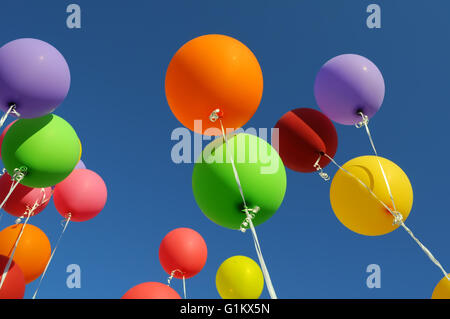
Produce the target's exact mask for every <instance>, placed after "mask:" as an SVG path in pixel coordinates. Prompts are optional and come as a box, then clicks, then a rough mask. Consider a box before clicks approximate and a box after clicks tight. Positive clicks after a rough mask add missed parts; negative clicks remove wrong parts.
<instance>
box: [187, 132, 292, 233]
mask: <svg viewBox="0 0 450 319" xmlns="http://www.w3.org/2000/svg"><path fill="white" fill-rule="evenodd" d="M228 149H229V150H232V152H231V153H232V155H233V156H232V158H233V160H234V162H235V165H236V170H237V172H238V175H239V179H240V182H241V185H242V189H243V193H244V197H245V201H246V203H247V207H248V208H255V207H256V206H257V207H259V208H260V210H259V211H258V212H257V213H256V214H255V218H254V219H253V224H254V225H255V226H256V225H259V224H261V223H263V222H265V221H266V220H268V219H269V218H270V217H272V215H273V214H274V213H275V212H276V211H277V209H278V207H279V206H280V205H281V203H282V202H283V198H284V194H285V191H286V170H285V168H284V165H283V162H282V161H281V159H280V157H279V155H278V153H277V151H276V150H275V149H274V148H273V147H272V146H271V145H270V144H268V143H267V142H266V141H264V140H263V139H260V138H258V137H257V136H254V135H250V134H244V133H240V134H237V135H234V136H232V137H229V140H228ZM226 150H227V147H226V144H225V143H224V140H223V138H217V139H216V140H214V141H213V142H211V143H210V144H208V145H207V146H206V147H205V149H204V150H203V152H202V154H201V155H200V156H199V158H198V159H197V161H196V163H195V165H194V172H193V174H192V189H193V192H194V197H195V200H196V201H197V204H198V206H199V207H200V209H201V210H202V212H203V213H204V214H205V215H206V216H207V217H208V218H209V219H210V220H212V221H213V222H215V223H217V224H219V225H221V226H224V227H227V228H231V229H239V228H240V226H241V224H242V222H243V221H244V219H245V218H246V215H245V213H244V212H243V211H242V210H243V209H244V204H243V200H242V197H241V195H240V192H239V188H238V185H237V183H236V180H235V175H234V172H233V168H232V165H231V161H230V160H229V156H227V151H226ZM230 155H231V154H230Z"/></svg>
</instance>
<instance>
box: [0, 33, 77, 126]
mask: <svg viewBox="0 0 450 319" xmlns="http://www.w3.org/2000/svg"><path fill="white" fill-rule="evenodd" d="M69 87H70V71H69V66H68V65H67V62H66V60H65V59H64V57H63V56H62V55H61V53H59V51H58V50H57V49H55V48H54V47H53V46H51V45H50V44H48V43H46V42H44V41H41V40H37V39H29V38H27V39H18V40H14V41H11V42H8V43H7V44H5V45H4V46H2V47H1V48H0V108H1V109H2V110H3V111H5V112H6V111H7V110H8V109H9V107H10V105H11V104H15V105H16V111H17V112H18V113H20V117H21V118H34V117H39V116H43V115H46V114H48V113H50V112H53V111H54V110H55V109H56V108H57V107H58V106H59V104H61V102H62V101H63V100H64V98H65V97H66V96H67V93H68V92H69Z"/></svg>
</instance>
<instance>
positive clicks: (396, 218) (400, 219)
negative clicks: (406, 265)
mask: <svg viewBox="0 0 450 319" xmlns="http://www.w3.org/2000/svg"><path fill="white" fill-rule="evenodd" d="M324 156H325V157H327V158H328V159H329V160H330V161H331V162H332V163H333V164H334V165H336V166H337V167H338V168H339V169H340V170H342V171H343V172H345V173H346V174H348V175H349V176H351V177H353V178H354V179H355V180H357V181H358V182H359V183H360V184H361V185H362V186H364V188H366V189H367V191H369V193H370V194H371V195H372V196H373V197H374V198H375V199H376V200H378V201H379V202H380V204H381V205H383V207H384V208H385V209H387V210H388V211H389V212H390V213H391V214H392V216H393V217H394V224H396V225H400V226H402V227H403V229H405V231H406V232H407V233H408V234H409V235H410V236H411V238H412V239H413V240H414V241H415V242H416V243H417V245H419V247H420V248H421V249H422V250H423V252H424V253H425V254H426V255H427V256H428V258H429V259H430V260H431V261H432V262H433V263H434V264H435V265H436V266H437V267H438V268H439V269H440V270H441V271H442V273H443V274H444V276H445V277H446V278H447V279H448V280H450V277H449V275H448V273H447V272H446V271H445V269H444V267H443V266H442V265H441V263H440V262H439V261H438V260H437V259H436V258H435V257H434V256H433V254H432V253H431V252H430V251H429V250H428V248H427V247H425V245H423V244H422V243H421V242H420V240H419V239H417V237H416V236H414V234H413V232H412V231H411V229H409V228H408V227H407V226H406V224H405V223H404V222H403V217H402V216H401V214H400V213H399V212H396V211H393V210H392V209H391V208H390V207H389V206H388V205H386V204H385V203H384V202H383V201H382V200H381V199H379V198H378V196H377V195H376V194H375V193H374V192H373V191H372V190H371V189H370V187H369V186H367V185H366V184H365V183H364V182H363V181H362V180H360V179H359V178H358V177H356V176H355V175H353V174H352V173H350V172H349V171H348V170H346V169H345V168H343V167H342V166H340V165H339V164H338V163H336V161H335V160H334V159H333V158H332V157H331V156H328V154H324ZM398 214H400V216H398Z"/></svg>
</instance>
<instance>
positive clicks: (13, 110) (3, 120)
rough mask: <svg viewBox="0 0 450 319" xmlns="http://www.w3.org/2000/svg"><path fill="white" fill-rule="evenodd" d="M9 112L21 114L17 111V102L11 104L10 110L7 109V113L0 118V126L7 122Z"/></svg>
mask: <svg viewBox="0 0 450 319" xmlns="http://www.w3.org/2000/svg"><path fill="white" fill-rule="evenodd" d="M9 114H15V115H17V116H20V114H19V113H17V111H16V105H15V104H11V105H10V106H9V109H8V111H6V113H5V114H3V116H2V117H1V118H0V128H1V127H2V126H3V124H5V122H6V119H7V118H8V116H9Z"/></svg>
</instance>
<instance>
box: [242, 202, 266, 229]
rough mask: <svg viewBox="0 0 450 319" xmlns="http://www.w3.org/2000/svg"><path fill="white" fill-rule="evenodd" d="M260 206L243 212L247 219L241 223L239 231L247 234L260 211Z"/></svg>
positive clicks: (245, 209)
mask: <svg viewBox="0 0 450 319" xmlns="http://www.w3.org/2000/svg"><path fill="white" fill-rule="evenodd" d="M260 209H261V208H260V207H259V206H255V207H254V208H247V207H245V208H244V209H243V210H242V211H243V212H244V213H245V214H246V217H245V219H244V221H243V222H242V223H241V226H240V228H239V230H240V231H241V232H242V233H245V232H246V231H247V229H248V228H249V225H250V222H251V220H253V219H254V218H255V217H256V214H257V213H258V212H259V211H260Z"/></svg>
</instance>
